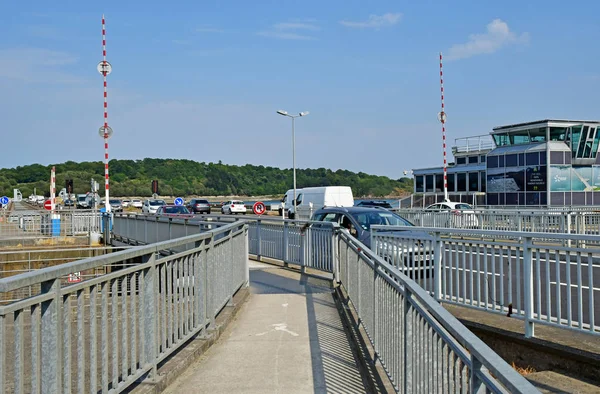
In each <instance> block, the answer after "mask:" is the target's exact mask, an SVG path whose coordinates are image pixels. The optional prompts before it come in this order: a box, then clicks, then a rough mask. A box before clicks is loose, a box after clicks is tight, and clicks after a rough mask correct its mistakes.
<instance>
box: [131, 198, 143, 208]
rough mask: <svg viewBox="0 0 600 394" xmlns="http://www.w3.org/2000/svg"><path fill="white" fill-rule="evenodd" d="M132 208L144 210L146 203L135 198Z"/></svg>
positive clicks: (132, 201)
mask: <svg viewBox="0 0 600 394" xmlns="http://www.w3.org/2000/svg"><path fill="white" fill-rule="evenodd" d="M131 206H132V207H134V208H142V207H143V206H144V203H143V202H142V200H138V199H137V198H134V199H133V200H131Z"/></svg>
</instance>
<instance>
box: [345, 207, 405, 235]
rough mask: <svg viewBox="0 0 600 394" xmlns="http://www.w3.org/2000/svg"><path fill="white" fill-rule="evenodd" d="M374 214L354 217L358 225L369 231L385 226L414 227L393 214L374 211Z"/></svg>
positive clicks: (369, 213)
mask: <svg viewBox="0 0 600 394" xmlns="http://www.w3.org/2000/svg"><path fill="white" fill-rule="evenodd" d="M373 211H374V212H357V213H353V214H352V216H353V217H354V219H356V221H357V222H358V224H360V226H361V227H362V228H363V229H364V230H367V231H369V230H370V229H371V226H372V225H383V226H414V225H413V224H412V223H411V222H409V221H408V220H406V219H404V218H403V217H401V216H398V215H396V214H395V213H392V212H384V211H379V210H373Z"/></svg>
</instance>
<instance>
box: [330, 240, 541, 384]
mask: <svg viewBox="0 0 600 394" xmlns="http://www.w3.org/2000/svg"><path fill="white" fill-rule="evenodd" d="M338 256H339V280H340V281H341V285H342V286H343V287H344V288H345V290H346V292H347V294H348V296H349V298H350V301H351V302H352V306H353V307H354V309H355V310H356V312H357V314H358V316H359V318H360V323H361V325H362V326H363V327H364V329H365V331H366V332H367V335H368V337H369V340H370V342H371V344H372V345H373V347H374V349H375V353H376V357H377V359H379V360H380V362H381V364H382V365H383V366H384V368H385V371H386V372H387V374H388V376H389V377H390V379H391V381H392V382H393V384H394V386H395V388H396V390H397V391H399V392H402V393H409V392H424V393H442V392H462V393H465V392H472V393H475V392H493V393H508V392H510V393H533V392H538V391H537V390H536V389H535V388H534V387H533V386H532V385H531V384H530V383H529V382H528V381H527V380H525V378H523V377H522V376H521V375H519V374H518V373H517V372H516V371H515V370H514V369H512V368H511V367H510V366H509V365H508V364H507V363H506V362H505V361H504V360H503V359H502V358H500V356H498V355H497V354H496V353H495V352H494V351H493V350H492V349H490V348H489V347H488V346H487V345H486V344H485V343H483V341H481V340H480V339H479V338H478V337H477V336H475V334H473V333H471V332H470V331H469V330H468V329H467V328H466V327H465V326H463V325H462V323H460V322H459V321H458V320H457V319H456V318H455V317H454V316H452V315H451V314H450V313H449V312H448V311H446V310H445V309H444V308H443V307H442V306H441V305H439V304H438V303H437V302H436V301H435V300H434V299H433V298H432V297H431V296H430V295H429V294H427V292H426V291H425V290H423V289H422V288H421V287H420V286H419V285H418V284H417V283H415V282H414V281H413V280H411V279H410V278H409V277H407V276H406V275H404V274H402V273H401V272H400V271H399V270H398V269H397V268H395V267H392V266H390V264H388V263H386V262H385V261H383V259H382V258H381V257H379V256H377V255H376V254H374V253H373V252H371V251H370V250H369V249H367V248H366V247H365V246H364V245H362V244H361V243H360V242H358V241H356V240H355V239H354V238H353V237H351V236H350V235H349V234H346V233H345V232H340V233H339V238H338Z"/></svg>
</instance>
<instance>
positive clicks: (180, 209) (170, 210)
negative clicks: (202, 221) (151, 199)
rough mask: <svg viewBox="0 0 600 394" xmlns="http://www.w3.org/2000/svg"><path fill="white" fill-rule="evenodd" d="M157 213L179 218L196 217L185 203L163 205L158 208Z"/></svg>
mask: <svg viewBox="0 0 600 394" xmlns="http://www.w3.org/2000/svg"><path fill="white" fill-rule="evenodd" d="M156 215H157V216H168V217H178V218H191V217H194V215H193V214H192V213H190V211H189V210H188V209H187V208H186V207H185V206H183V205H161V206H160V207H158V209H157V210H156Z"/></svg>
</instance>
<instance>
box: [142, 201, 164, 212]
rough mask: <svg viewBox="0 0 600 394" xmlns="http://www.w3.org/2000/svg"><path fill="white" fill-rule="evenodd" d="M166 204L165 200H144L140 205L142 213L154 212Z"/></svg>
mask: <svg viewBox="0 0 600 394" xmlns="http://www.w3.org/2000/svg"><path fill="white" fill-rule="evenodd" d="M163 205H167V203H166V202H165V200H146V201H144V205H143V206H142V213H156V211H157V210H158V208H159V207H161V206H163Z"/></svg>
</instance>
